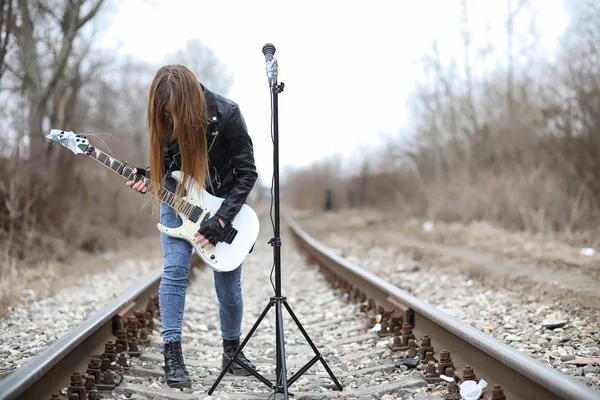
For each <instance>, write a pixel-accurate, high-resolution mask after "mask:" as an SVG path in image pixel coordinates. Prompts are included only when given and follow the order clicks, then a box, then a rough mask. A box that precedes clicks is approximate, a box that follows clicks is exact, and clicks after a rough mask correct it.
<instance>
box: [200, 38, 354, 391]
mask: <svg viewBox="0 0 600 400" xmlns="http://www.w3.org/2000/svg"><path fill="white" fill-rule="evenodd" d="M262 51H263V54H264V55H265V60H266V70H267V78H268V79H269V88H270V92H271V108H272V116H271V118H272V119H271V123H272V130H273V182H274V185H273V186H274V192H275V201H274V203H275V220H274V228H273V230H274V232H273V233H274V237H273V238H271V240H269V242H268V243H269V244H270V245H271V246H272V247H273V257H274V264H275V296H273V297H271V298H270V300H269V304H267V306H266V307H265V309H264V310H263V312H262V314H261V315H260V317H259V318H258V320H257V321H256V322H255V324H254V326H253V327H252V329H250V332H249V333H248V336H246V338H245V339H244V341H243V342H242V344H241V345H240V347H239V348H238V349H237V350H236V352H235V354H234V355H233V357H232V358H231V360H229V363H228V364H227V366H226V367H225V368H224V369H223V371H221V374H220V375H219V377H218V378H217V381H216V382H215V383H214V384H213V386H212V387H211V388H210V390H209V391H208V394H209V395H212V393H213V392H214V391H215V389H216V387H217V385H218V384H219V382H220V381H221V379H223V377H224V376H225V374H226V372H227V371H228V370H229V368H230V367H231V365H232V364H233V363H234V362H235V363H237V364H238V365H239V366H241V367H242V368H244V369H245V370H246V371H248V372H249V373H251V374H252V375H253V376H254V377H256V378H257V379H258V380H260V381H261V382H263V383H264V384H265V385H267V386H268V387H270V388H271V389H272V390H273V394H275V393H283V398H284V399H285V400H288V396H290V394H289V393H288V388H289V387H290V386H291V385H292V384H293V383H294V382H295V381H296V380H297V379H298V378H300V376H302V375H303V374H304V373H305V372H306V371H308V370H309V369H310V367H312V366H313V365H314V364H315V363H316V362H317V361H321V364H323V367H324V368H325V370H326V371H327V373H328V374H329V376H330V377H331V379H332V380H333V383H334V384H335V386H336V387H337V388H338V390H340V391H341V390H342V385H340V383H339V382H338V380H337V379H336V377H335V376H334V375H333V372H331V369H330V368H329V366H328V365H327V363H326V362H325V359H324V358H323V356H322V355H321V353H319V350H318V349H317V347H316V346H315V345H314V343H313V342H312V340H311V339H310V337H309V336H308V333H306V330H305V329H304V328H303V327H302V325H301V324H300V321H299V320H298V318H297V317H296V315H295V314H294V312H293V311H292V309H291V307H290V306H289V304H288V303H287V301H286V298H285V297H283V296H282V295H281V238H280V236H279V235H280V224H279V115H278V114H279V110H278V108H277V107H278V104H277V95H278V94H279V93H281V92H283V87H284V83H283V82H282V83H281V84H278V83H277V73H278V66H277V60H276V59H275V58H273V55H274V54H275V46H273V45H272V44H271V43H267V44H265V45H264V46H263V49H262ZM273 306H275V314H276V315H275V317H276V320H275V322H276V323H275V334H276V369H275V378H276V383H272V382H271V381H269V380H268V379H267V378H265V377H264V376H262V375H261V374H259V373H258V372H257V371H255V370H253V369H251V368H250V367H248V366H247V365H246V364H244V363H242V362H241V361H240V360H238V358H237V357H238V355H239V354H240V352H241V351H242V349H243V348H244V346H246V343H248V340H249V339H250V337H252V335H253V334H254V332H255V331H256V329H257V328H258V326H259V325H260V323H261V321H262V320H263V318H264V317H265V315H266V314H267V312H268V311H269V310H270V309H271V307H273ZM283 308H285V309H286V310H287V312H288V313H289V314H290V316H291V317H292V319H293V320H294V323H295V324H296V326H297V327H298V329H299V330H300V332H301V333H302V335H303V336H304V338H305V339H306V341H307V342H308V344H309V345H310V347H311V348H312V350H313V351H314V353H315V356H314V357H313V358H312V359H311V360H310V361H309V362H308V363H307V364H306V365H304V366H303V367H302V368H300V370H298V372H296V373H295V374H294V375H292V376H291V377H290V379H288V378H287V368H286V363H285V344H284V337H283ZM292 396H293V395H292Z"/></svg>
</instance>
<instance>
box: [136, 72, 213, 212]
mask: <svg viewBox="0 0 600 400" xmlns="http://www.w3.org/2000/svg"><path fill="white" fill-rule="evenodd" d="M169 102H171V108H172V109H171V112H170V113H167V112H166V110H165V107H166V106H167V104H168V103H169ZM147 120H148V133H149V135H150V170H151V171H152V185H151V187H150V188H149V190H150V192H151V193H152V194H153V195H154V198H155V199H156V201H155V203H154V204H155V206H156V207H158V206H159V205H160V198H159V193H160V190H161V189H162V187H163V185H164V180H165V179H164V178H165V177H164V175H165V172H166V171H165V168H164V155H163V149H164V147H165V146H166V144H167V143H168V141H169V139H171V140H172V141H177V143H178V145H179V151H180V152H181V172H182V173H183V182H182V183H183V184H181V185H179V187H178V190H177V193H176V195H177V196H176V201H175V204H176V205H178V204H179V200H180V199H181V197H182V195H183V190H184V187H188V186H187V185H188V183H189V184H190V186H191V187H196V188H198V187H202V188H203V187H204V184H205V179H206V175H207V172H208V155H207V148H206V147H207V144H206V126H207V121H206V100H205V98H204V93H203V91H202V87H201V86H200V83H199V82H198V80H197V79H196V76H195V75H194V74H193V73H192V71H190V70H189V69H188V68H187V67H185V66H183V65H165V66H163V67H161V68H160V69H159V70H158V71H157V72H156V75H155V76H154V80H153V81H152V85H151V87H150V96H149V98H148V116H147Z"/></svg>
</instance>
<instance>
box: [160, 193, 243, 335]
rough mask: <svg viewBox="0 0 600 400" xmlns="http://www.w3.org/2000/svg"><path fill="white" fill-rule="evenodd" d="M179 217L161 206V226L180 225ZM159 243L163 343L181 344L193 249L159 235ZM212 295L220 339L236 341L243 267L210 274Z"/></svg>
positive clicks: (167, 206) (180, 241) (185, 243)
mask: <svg viewBox="0 0 600 400" xmlns="http://www.w3.org/2000/svg"><path fill="white" fill-rule="evenodd" d="M181 222H182V221H181V217H179V216H178V215H176V214H175V210H174V209H173V208H172V207H171V206H169V205H167V204H165V203H162V202H161V203H160V223H161V224H163V225H164V226H166V227H168V228H175V227H178V226H179V225H181ZM160 242H161V245H162V251H163V256H164V270H163V275H162V279H161V281H160V286H159V289H158V300H159V303H160V314H161V318H162V334H163V342H164V343H171V342H180V341H181V326H182V321H183V309H184V305H185V293H186V288H187V284H188V278H189V275H190V260H191V256H192V245H191V244H189V243H188V242H186V241H185V240H182V239H176V238H172V237H169V236H167V235H165V234H164V233H162V232H161V233H160ZM213 275H214V283H215V291H216V292H217V300H218V301H219V321H220V325H221V336H222V338H223V339H226V340H235V339H237V338H239V337H240V336H241V334H242V314H243V310H244V301H243V298H242V288H241V275H242V266H241V265H240V266H239V267H238V268H236V269H234V270H233V271H230V272H217V271H214V272H213Z"/></svg>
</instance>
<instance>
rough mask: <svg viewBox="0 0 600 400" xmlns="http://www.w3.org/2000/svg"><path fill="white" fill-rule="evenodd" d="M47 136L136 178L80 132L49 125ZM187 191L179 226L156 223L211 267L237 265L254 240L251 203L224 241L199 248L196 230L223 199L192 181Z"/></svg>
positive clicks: (168, 199)
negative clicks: (188, 245)
mask: <svg viewBox="0 0 600 400" xmlns="http://www.w3.org/2000/svg"><path fill="white" fill-rule="evenodd" d="M46 138H47V139H50V140H52V141H54V142H57V143H60V144H61V145H63V146H65V147H66V148H67V149H69V150H71V151H72V152H73V153H75V154H85V155H88V156H90V157H92V158H94V159H95V160H96V161H98V162H100V163H101V164H102V165H104V166H105V167H108V168H110V169H111V170H112V171H113V172H116V173H117V174H119V175H121V176H123V177H125V178H126V179H127V180H130V181H132V180H135V178H136V176H137V175H134V174H133V168H131V167H128V166H127V162H125V163H122V162H120V161H118V160H117V159H115V158H113V157H111V156H109V155H108V154H106V153H104V152H102V151H101V150H98V149H96V148H95V147H94V146H91V145H90V143H89V141H88V140H87V138H86V137H85V136H83V135H78V134H75V133H73V132H70V131H62V130H59V129H52V130H51V131H50V134H49V135H47V136H46ZM171 175H172V176H173V178H175V179H176V180H177V181H178V182H179V183H181V182H182V181H183V180H182V177H181V173H180V172H179V171H175V172H173V173H172V174H171ZM142 178H143V179H144V180H145V181H146V184H147V185H148V186H150V185H151V184H152V182H151V181H150V180H149V179H147V178H146V177H142ZM186 192H187V193H186V195H185V196H184V197H182V198H181V200H180V201H179V215H180V216H181V220H182V221H183V223H182V224H181V226H179V227H177V228H167V227H166V226H164V225H161V224H160V223H159V224H158V225H157V227H158V230H159V231H161V232H162V233H164V234H165V235H168V236H172V237H176V238H180V239H184V240H186V241H187V242H189V243H190V244H191V245H192V247H193V248H194V250H195V251H196V253H198V256H200V258H201V259H202V261H204V262H205V263H206V264H207V265H209V266H210V267H212V268H213V269H215V270H217V271H219V272H227V271H232V270H234V269H236V268H237V267H238V266H239V265H240V264H241V263H242V261H244V259H245V258H246V256H247V255H248V253H249V252H250V250H251V249H252V246H254V243H255V242H256V238H257V237H258V232H259V229H260V224H259V221H258V216H257V215H256V213H255V212H254V210H253V209H252V208H251V207H250V206H248V205H247V204H244V205H243V206H242V208H241V209H240V211H239V212H238V214H237V215H236V216H235V218H234V219H233V221H232V222H231V224H230V228H229V230H228V232H227V234H226V236H225V238H224V239H223V241H222V242H218V243H217V245H216V246H214V247H212V248H209V247H210V246H206V247H205V248H202V247H200V246H198V245H196V244H195V243H194V239H195V237H194V233H195V232H196V231H198V229H199V227H200V224H201V223H202V222H204V221H206V220H207V219H208V218H210V217H211V216H212V215H214V213H215V212H216V211H217V210H218V209H219V207H220V206H221V203H222V202H223V200H224V199H222V198H220V197H216V196H213V195H211V194H210V193H208V192H207V191H206V190H204V189H201V191H198V190H196V189H195V188H192V187H191V185H188V186H187V187H186ZM159 195H160V199H161V201H163V202H165V203H167V204H168V205H170V206H171V207H173V208H175V203H176V196H175V193H173V192H171V191H169V190H167V189H165V188H162V189H161V190H160V192H159Z"/></svg>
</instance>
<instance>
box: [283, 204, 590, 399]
mask: <svg viewBox="0 0 600 400" xmlns="http://www.w3.org/2000/svg"><path fill="white" fill-rule="evenodd" d="M284 218H285V220H286V222H287V224H288V226H289V227H290V229H291V231H292V234H293V236H294V238H295V240H296V243H297V244H298V246H299V247H300V248H301V249H303V250H304V251H305V252H306V253H307V254H308V255H309V256H310V257H311V258H312V259H313V260H315V261H316V262H317V263H319V265H320V266H321V267H324V268H326V269H328V270H329V272H330V273H333V274H335V275H337V276H340V277H342V278H343V279H345V280H346V281H347V282H349V283H350V284H352V287H353V288H359V289H360V290H361V291H362V292H363V293H364V294H365V295H366V296H367V297H368V298H369V299H373V300H374V301H375V302H376V303H377V305H382V306H384V307H392V308H395V309H399V310H400V311H402V312H403V314H404V318H405V320H406V319H408V320H409V321H410V323H411V325H412V326H413V333H414V334H415V335H416V336H417V337H419V336H422V335H424V334H427V335H429V337H430V338H431V342H432V345H433V346H434V348H435V349H437V351H436V352H437V353H439V351H440V350H448V351H450V352H451V354H452V360H453V362H454V365H455V366H461V367H463V366H465V365H470V366H473V367H474V369H475V372H476V375H477V378H482V379H484V380H485V381H486V382H487V383H488V385H489V386H488V387H487V388H486V389H485V391H484V393H491V388H492V387H493V386H494V385H495V384H499V385H501V387H502V389H503V391H504V395H505V396H506V398H507V399H510V400H515V399H523V400H535V399H540V400H553V399H564V400H597V399H599V398H600V393H598V392H595V391H593V390H592V389H591V388H588V387H587V386H586V385H585V384H583V383H581V382H579V381H577V380H575V379H572V378H569V377H568V376H566V375H564V374H562V373H560V372H558V371H556V370H554V369H553V368H552V367H549V366H547V365H544V364H542V363H540V362H538V361H536V360H535V359H533V358H531V357H529V356H527V355H525V354H523V353H521V352H519V351H517V350H515V349H514V348H512V347H510V346H508V345H506V344H504V343H502V342H501V341H499V340H497V339H495V338H493V337H492V336H489V335H487V334H485V333H483V332H481V331H479V330H477V329H475V328H474V327H472V326H471V325H468V324H466V323H464V322H462V321H460V320H458V319H456V318H454V317H451V316H450V315H448V314H446V313H444V312H442V311H440V310H438V309H436V308H435V307H434V306H432V305H430V304H427V303H426V302H424V301H422V300H419V299H417V298H416V297H414V296H412V295H410V294H409V293H407V292H405V291H403V290H401V289H399V288H398V287H396V286H394V285H393V284H391V283H390V282H387V281H385V280H384V279H382V278H380V277H378V276H376V275H375V274H373V273H371V272H369V271H367V270H366V269H364V268H362V267H360V266H357V265H354V264H352V263H350V262H349V261H348V260H346V259H344V258H342V257H340V256H338V255H336V254H334V253H333V252H332V251H331V250H329V249H328V248H327V247H325V246H324V245H322V244H320V243H319V242H317V241H316V240H315V239H313V238H312V237H311V236H310V235H309V234H308V233H306V232H305V231H303V230H302V229H301V228H300V227H299V226H298V224H297V223H296V222H295V221H294V220H293V219H292V218H291V217H289V216H288V215H284ZM448 295H449V296H452V292H451V290H448Z"/></svg>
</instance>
